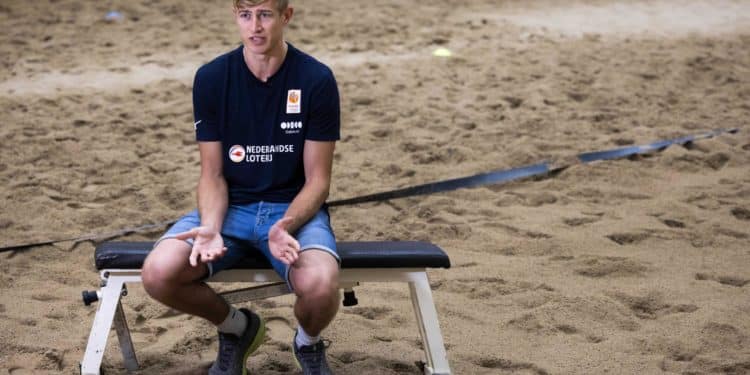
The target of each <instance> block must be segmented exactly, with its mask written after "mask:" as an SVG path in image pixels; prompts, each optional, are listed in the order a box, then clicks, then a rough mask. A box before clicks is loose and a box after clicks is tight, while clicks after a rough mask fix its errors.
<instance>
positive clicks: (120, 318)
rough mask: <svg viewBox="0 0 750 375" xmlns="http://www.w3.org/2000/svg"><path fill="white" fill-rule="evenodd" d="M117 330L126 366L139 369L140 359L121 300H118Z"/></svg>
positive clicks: (116, 312) (133, 369)
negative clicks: (134, 346) (137, 356)
mask: <svg viewBox="0 0 750 375" xmlns="http://www.w3.org/2000/svg"><path fill="white" fill-rule="evenodd" d="M115 331H116V332H117V340H118V341H119V342H120V351H122V358H123V360H124V361H125V368H126V369H128V370H129V371H135V370H138V359H137V358H136V356H135V349H134V348H133V340H132V339H131V338H130V329H128V321H127V320H126V319H125V311H123V310H122V302H121V301H117V310H116V311H115Z"/></svg>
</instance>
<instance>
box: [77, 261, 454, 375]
mask: <svg viewBox="0 0 750 375" xmlns="http://www.w3.org/2000/svg"><path fill="white" fill-rule="evenodd" d="M100 276H101V279H102V288H101V289H100V290H99V291H98V292H97V295H98V296H99V306H98V309H97V312H96V316H95V317H94V323H93V325H92V327H91V333H90V334H89V339H88V344H87V345H86V352H85V353H84V356H83V361H82V362H81V373H82V374H84V375H98V374H100V368H101V363H102V359H103V358H104V350H105V348H106V346H107V339H108V337H109V332H110V330H111V329H112V325H113V324H114V326H115V331H116V332H117V338H118V341H119V343H120V349H121V351H122V356H123V360H124V364H125V368H126V369H128V370H129V371H135V370H137V369H138V360H137V358H136V355H135V349H134V348H133V341H132V339H131V337H130V330H129V329H128V324H127V320H126V317H125V313H124V311H123V308H122V303H121V301H120V298H121V297H122V296H124V295H126V294H127V289H126V288H125V285H126V284H131V283H141V282H142V280H141V271H140V270H139V269H104V270H102V271H101V273H100ZM208 282H229V283H231V282H245V283H247V282H259V283H265V284H262V285H259V286H255V287H252V288H245V289H241V290H236V291H230V292H226V293H223V294H222V295H223V296H224V298H225V299H226V300H227V301H228V302H230V303H237V302H244V301H251V300H257V299H263V298H269V297H275V296H280V295H284V294H288V293H290V292H289V290H288V289H287V286H286V283H284V282H283V281H282V280H281V278H279V276H278V275H277V274H276V273H275V272H274V271H273V270H270V269H234V270H228V271H223V272H221V273H218V274H217V275H215V276H214V277H212V278H211V279H209V280H208ZM339 282H340V285H341V286H342V288H343V289H345V290H351V288H352V287H354V286H356V285H359V284H360V283H363V282H406V283H408V284H409V292H410V294H411V301H412V306H413V308H414V313H415V315H416V317H417V326H418V327H419V333H420V335H421V337H422V343H423V347H424V353H425V361H424V364H425V365H424V373H425V374H427V375H438V374H440V375H444V374H450V373H451V371H450V367H449V365H448V358H447V355H446V352H445V345H444V343H443V336H442V334H441V333H440V325H439V323H438V317H437V311H436V310H435V303H434V301H433V299H432V291H431V290H430V283H429V280H428V278H427V269H426V268H344V269H341V272H340V275H339Z"/></svg>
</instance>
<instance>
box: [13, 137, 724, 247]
mask: <svg viewBox="0 0 750 375" xmlns="http://www.w3.org/2000/svg"><path fill="white" fill-rule="evenodd" d="M738 131H739V130H738V129H737V128H733V129H716V130H713V131H709V132H706V133H702V134H698V135H693V136H686V137H680V138H674V139H668V140H660V141H655V142H652V143H649V144H645V145H641V146H628V147H622V148H616V149H610V150H604V151H594V152H584V153H581V154H578V155H577V157H578V160H580V161H581V163H584V164H587V163H591V162H595V161H604V160H612V159H621V158H626V157H629V156H633V155H638V154H647V153H653V152H658V151H662V150H664V149H666V148H667V147H669V146H672V145H675V144H678V145H683V146H684V145H686V144H688V143H691V142H695V141H697V140H701V139H707V138H713V137H715V136H718V135H721V134H725V133H726V134H736V133H737V132H738ZM571 165H572V164H567V165H561V166H555V167H554V168H551V167H550V165H549V163H548V162H542V163H537V164H531V165H527V166H524V167H518V168H512V169H506V170H498V171H494V172H488V173H480V174H475V175H472V176H467V177H460V178H455V179H450V180H443V181H436V182H431V183H427V184H422V185H416V186H411V187H406V188H401V189H396V190H390V191H384V192H381V193H375V194H369V195H364V196H359V197H354V198H347V199H340V200H334V201H331V202H327V205H328V206H329V207H336V206H348V205H353V204H360V203H368V202H381V201H387V200H391V199H397V198H405V197H411V196H417V195H425V194H435V193H441V192H446V191H452V190H458V189H463V188H471V187H477V186H484V185H497V184H504V183H506V182H510V181H517V180H521V179H524V178H529V177H534V176H541V175H549V174H552V173H555V172H558V171H561V170H563V169H565V168H568V167H570V166H571ZM176 221H177V220H168V221H163V222H160V223H155V224H148V225H142V226H139V227H132V228H125V229H122V230H118V231H115V232H109V233H104V234H90V235H86V236H78V237H72V238H62V239H56V240H47V241H40V242H34V243H27V244H18V245H9V246H3V247H0V252H5V251H11V250H23V249H27V248H30V247H34V246H42V245H52V244H54V243H57V242H68V241H73V242H74V243H79V242H82V241H89V240H93V241H97V240H98V241H101V240H107V239H112V238H115V237H120V236H123V235H126V234H130V233H136V232H143V231H146V230H150V229H156V228H163V227H165V226H167V225H171V224H174V223H175V222H176Z"/></svg>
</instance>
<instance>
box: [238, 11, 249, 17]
mask: <svg viewBox="0 0 750 375" xmlns="http://www.w3.org/2000/svg"><path fill="white" fill-rule="evenodd" d="M240 18H250V13H248V12H242V13H240Z"/></svg>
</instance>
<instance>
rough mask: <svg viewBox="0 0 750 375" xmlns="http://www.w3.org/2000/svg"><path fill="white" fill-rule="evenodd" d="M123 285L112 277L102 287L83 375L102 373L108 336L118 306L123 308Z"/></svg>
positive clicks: (84, 357)
mask: <svg viewBox="0 0 750 375" xmlns="http://www.w3.org/2000/svg"><path fill="white" fill-rule="evenodd" d="M123 285H124V283H123V281H122V280H119V279H117V278H110V279H109V280H108V281H107V285H106V286H105V287H103V288H102V296H101V301H100V302H99V309H98V310H97V311H96V315H95V316H94V324H93V325H92V327H91V332H90V333H89V341H88V344H86V353H85V354H84V355H83V361H82V362H81V374H83V375H99V373H100V368H101V365H102V358H103V357H104V350H105V348H106V347H107V338H108V337H109V331H110V330H111V329H112V321H113V320H114V318H115V313H116V311H117V309H118V307H120V309H122V307H121V306H120V296H121V294H122V288H123ZM131 348H132V347H131Z"/></svg>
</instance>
